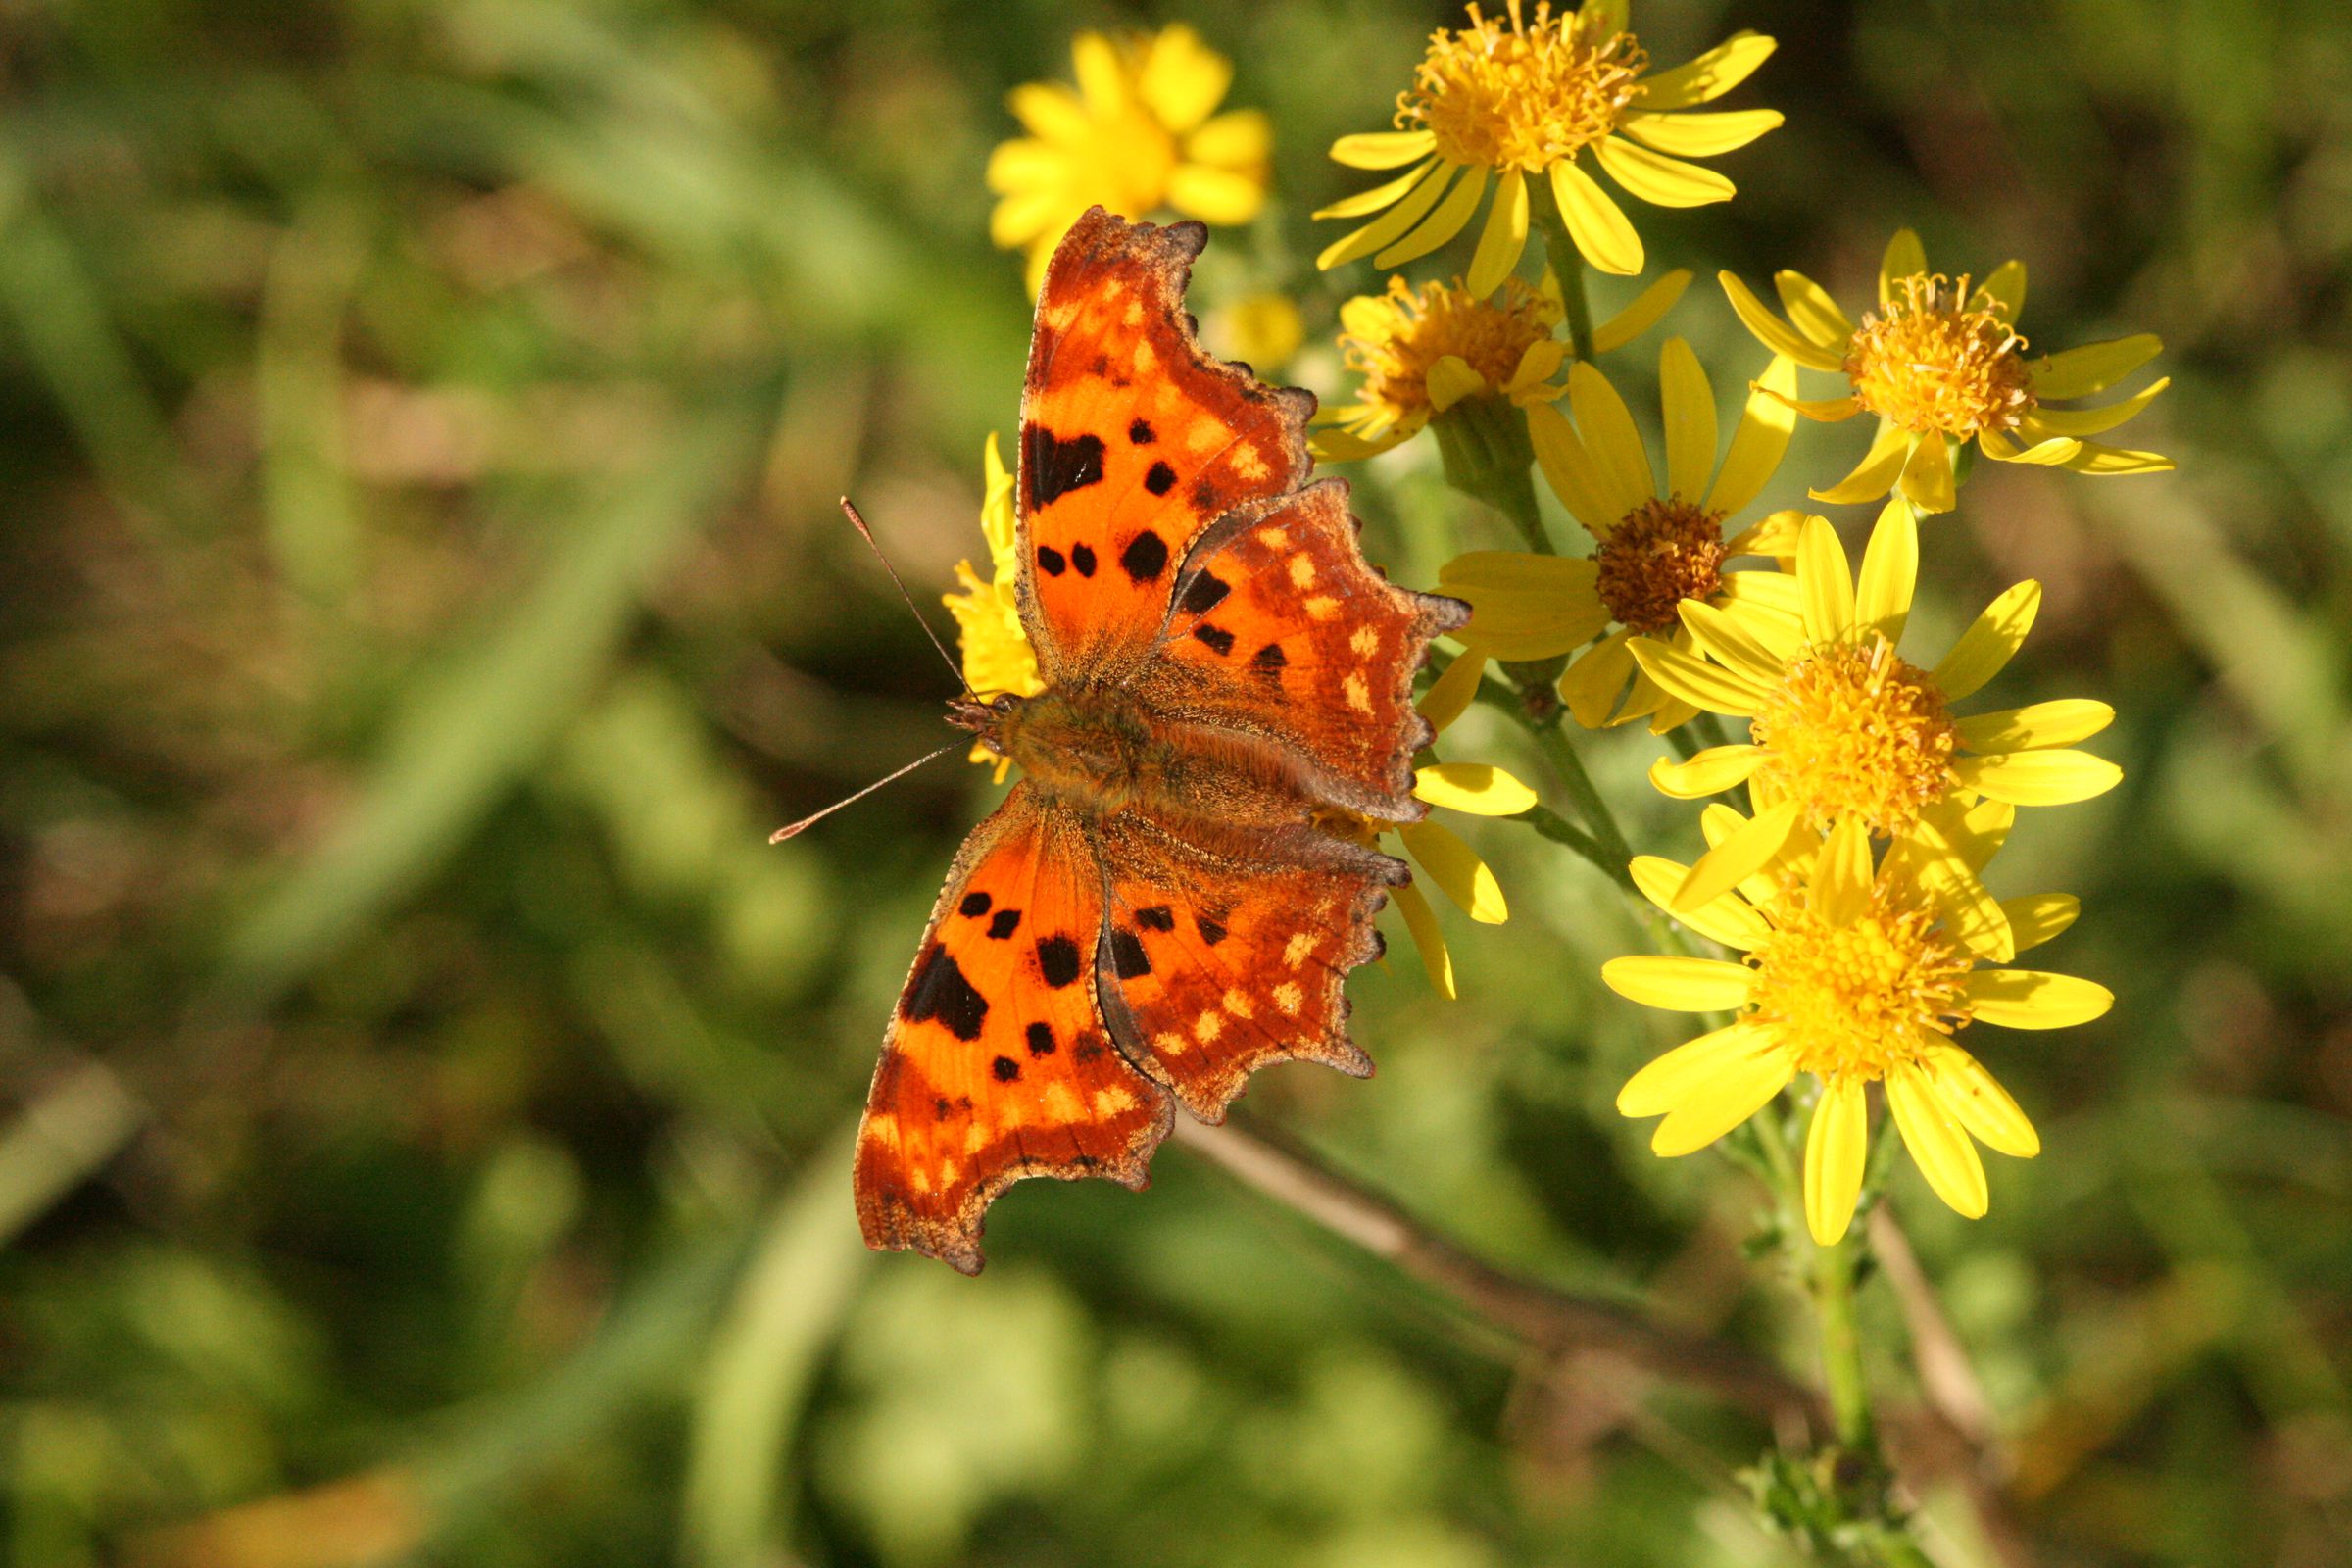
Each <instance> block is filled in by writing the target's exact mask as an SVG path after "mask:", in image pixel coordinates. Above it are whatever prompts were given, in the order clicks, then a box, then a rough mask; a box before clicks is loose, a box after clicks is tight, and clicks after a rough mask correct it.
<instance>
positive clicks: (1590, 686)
mask: <svg viewBox="0 0 2352 1568" xmlns="http://www.w3.org/2000/svg"><path fill="white" fill-rule="evenodd" d="M1632 636H1633V634H1632V633H1631V632H1628V631H1626V630H1624V629H1623V628H1620V629H1618V630H1616V631H1613V632H1611V633H1610V634H1609V635H1608V636H1606V637H1604V638H1602V639H1601V640H1600V641H1599V642H1597V643H1594V644H1593V646H1592V647H1591V648H1588V649H1586V650H1585V651H1584V652H1583V653H1582V654H1579V655H1578V656H1577V658H1576V662H1574V663H1572V664H1570V665H1569V666H1568V667H1567V668H1566V669H1565V670H1562V671H1561V672H1560V688H1559V690H1560V701H1562V702H1564V703H1566V704H1567V705H1568V713H1569V716H1570V717H1572V718H1574V719H1575V720H1576V721H1577V722H1578V723H1579V724H1582V725H1584V726H1585V728H1587V729H1598V728H1600V727H1601V726H1602V725H1603V724H1606V723H1607V722H1608V721H1609V715H1610V713H1611V712H1613V711H1615V709H1616V707H1617V700H1618V698H1619V697H1621V696H1623V695H1624V693H1625V682H1626V677H1628V676H1629V675H1631V674H1632V673H1633V672H1634V655H1633V651H1632V650H1631V649H1630V648H1628V647H1627V646H1626V644H1627V642H1628V641H1629V640H1630V639H1631V638H1632Z"/></svg>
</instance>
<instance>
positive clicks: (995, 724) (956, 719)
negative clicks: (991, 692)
mask: <svg viewBox="0 0 2352 1568" xmlns="http://www.w3.org/2000/svg"><path fill="white" fill-rule="evenodd" d="M1021 702H1022V699H1021V698H1019V697H1017V696H1015V695H1014V694H1013V693H1011V692H1001V693H999V694H998V695H996V696H995V697H991V698H989V699H987V700H986V701H982V700H981V699H980V698H977V697H957V698H954V699H952V700H951V701H950V702H949V704H948V722H949V723H951V724H953V725H955V726H956V728H957V729H968V730H970V731H971V732H972V735H973V736H974V738H975V739H977V740H978V741H979V742H980V744H981V745H982V746H983V747H985V748H987V750H988V752H989V754H990V755H991V756H993V757H1003V756H1005V743H1006V732H1007V731H1008V730H1009V729H1010V727H1011V723H1012V716H1013V714H1015V713H1017V712H1019V711H1020V708H1021Z"/></svg>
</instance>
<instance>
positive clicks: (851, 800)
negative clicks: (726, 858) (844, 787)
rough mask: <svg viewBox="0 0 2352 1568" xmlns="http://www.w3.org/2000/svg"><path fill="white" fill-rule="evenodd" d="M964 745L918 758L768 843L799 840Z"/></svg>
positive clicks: (779, 831) (785, 829) (783, 829)
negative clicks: (831, 818) (882, 789)
mask: <svg viewBox="0 0 2352 1568" xmlns="http://www.w3.org/2000/svg"><path fill="white" fill-rule="evenodd" d="M962 744H963V743H962V742H961V741H950V742H949V743H948V744H947V745H945V746H942V747H941V748H940V749H939V750H938V751H936V752H933V753H932V754H931V755H930V756H928V757H918V758H916V759H915V760H913V761H911V762H908V763H907V765H906V766H905V767H902V768H900V769H899V770H898V771H897V772H895V773H892V774H890V775H888V776H887V777H884V778H878V779H876V780H874V781H873V782H872V783H871V784H868V785H867V786H866V787H865V788H863V789H861V790H859V791H858V793H857V794H855V795H851V796H845V797H844V798H843V799H841V800H838V801H835V802H834V803H833V804H832V805H831V806H828V807H826V808H825V809H823V810H821V811H818V812H815V813H813V814H812V815H809V816H804V817H802V818H801V819H800V820H799V821H798V822H794V823H792V824H791V825H790V826H787V827H780V828H778V829H776V830H775V832H773V833H771V834H769V835H768V839H767V842H768V843H770V844H781V843H783V842H784V841H785V840H786V839H789V838H798V837H799V836H800V835H801V834H802V833H803V832H805V831H807V830H808V829H809V828H810V827H812V826H814V825H815V824H816V823H818V822H821V821H823V820H824V819H825V818H826V817H828V816H831V815H832V814H833V813H834V812H835V811H838V810H840V809H842V808H843V807H845V806H854V805H856V804H857V803H858V802H859V801H862V800H864V799H865V798H866V797H867V796H868V795H871V794H873V793H874V791H876V790H878V789H880V788H881V787H882V786H883V785H885V784H895V783H897V782H898V781H899V780H900V779H903V778H905V777H906V776H907V774H909V773H911V772H913V771H914V770H915V769H916V768H918V767H920V766H922V765H923V764H924V763H925V762H936V761H938V760H940V759H941V758H943V757H945V756H947V755H948V754H949V753H950V752H952V751H954V750H956V747H958V746H960V745H962Z"/></svg>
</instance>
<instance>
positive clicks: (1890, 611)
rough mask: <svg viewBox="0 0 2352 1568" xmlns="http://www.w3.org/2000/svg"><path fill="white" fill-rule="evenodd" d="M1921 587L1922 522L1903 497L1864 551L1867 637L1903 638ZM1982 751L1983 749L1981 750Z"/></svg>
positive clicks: (1861, 605)
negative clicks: (1874, 635)
mask: <svg viewBox="0 0 2352 1568" xmlns="http://www.w3.org/2000/svg"><path fill="white" fill-rule="evenodd" d="M1918 584H1919V522H1918V519H1916V518H1915V517H1913V516H1912V515H1911V509H1910V507H1909V506H1907V505H1905V504H1904V502H1903V500H1902V498H1901V497H1899V496H1898V497H1896V498H1895V499H1894V500H1892V501H1889V502H1887V505H1886V508H1885V509H1884V510H1883V511H1881V512H1880V514H1879V521H1878V526H1876V527H1874V528H1872V529H1871V530H1870V543H1869V544H1868V545H1866V546H1864V547H1863V550H1862V576H1861V580H1860V581H1859V582H1857V583H1856V584H1855V585H1854V620H1855V622H1856V623H1857V624H1858V625H1859V626H1860V627H1861V629H1862V632H1863V635H1864V636H1868V635H1869V634H1870V633H1871V632H1874V631H1875V632H1877V633H1878V634H1879V635H1880V636H1882V637H1884V638H1886V639H1887V641H1888V642H1889V643H1897V642H1901V641H1902V639H1903V622H1904V621H1905V620H1906V619H1907V618H1908V617H1909V616H1910V613H1911V595H1912V592H1913V590H1914V589H1916V588H1917V587H1918ZM1979 750H1982V748H1979Z"/></svg>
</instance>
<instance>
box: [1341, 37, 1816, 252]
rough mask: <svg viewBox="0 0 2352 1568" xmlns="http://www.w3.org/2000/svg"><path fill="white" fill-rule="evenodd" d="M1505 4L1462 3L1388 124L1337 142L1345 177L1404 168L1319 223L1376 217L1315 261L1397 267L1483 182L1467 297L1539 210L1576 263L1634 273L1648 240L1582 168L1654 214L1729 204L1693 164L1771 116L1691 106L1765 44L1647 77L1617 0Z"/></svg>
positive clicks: (1725, 185) (1775, 117)
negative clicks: (1568, 7) (1571, 244)
mask: <svg viewBox="0 0 2352 1568" xmlns="http://www.w3.org/2000/svg"><path fill="white" fill-rule="evenodd" d="M1507 10H1508V15H1507V16H1503V17H1489V16H1486V15H1485V14H1483V13H1482V12H1481V11H1480V9H1479V7H1478V6H1476V5H1472V6H1471V7H1470V8H1469V15H1470V25H1468V26H1466V27H1460V28H1445V27H1441V28H1439V29H1438V30H1437V31H1436V32H1435V33H1433V34H1432V35H1431V37H1430V41H1429V50H1428V53H1427V54H1426V55H1424V56H1423V58H1422V61H1421V64H1420V67H1419V68H1418V69H1417V70H1416V71H1415V73H1414V75H1413V84H1412V85H1411V86H1410V87H1408V88H1406V89H1405V90H1404V91H1403V92H1402V93H1399V94H1398V95H1397V116H1396V124H1397V129H1395V130H1391V131H1373V132H1368V133H1363V134H1359V135H1353V136H1343V137H1341V138H1340V139H1339V140H1338V141H1337V142H1335V143H1333V144H1332V149H1331V156H1332V157H1333V158H1334V159H1336V160H1337V161H1339V162H1340V163H1342V164H1346V165H1348V167H1349V168H1352V169H1369V170H1396V169H1401V170H1404V171H1405V172H1403V173H1402V174H1399V175H1397V176H1396V177H1395V178H1392V179H1391V180H1389V181H1388V182H1387V183H1386V184H1384V185H1381V186H1378V187H1376V188H1375V189H1373V190H1369V191H1366V192H1363V193H1362V194H1361V195H1358V196H1353V197H1350V198H1348V200H1346V201H1343V202H1340V203H1337V204H1335V205H1334V206H1332V207H1329V208H1326V209H1324V210H1323V212H1321V213H1319V214H1317V215H1316V216H1317V217H1329V218H1362V217H1364V216H1366V215H1368V214H1374V213H1377V214H1379V215H1380V216H1378V217H1377V218H1374V219H1373V220H1372V221H1370V222H1368V223H1366V224H1364V225H1363V226H1362V227H1360V228H1357V229H1355V230H1353V231H1352V232H1350V233H1349V234H1348V235H1347V236H1346V237H1345V238H1343V239H1341V240H1339V241H1337V242H1335V243H1334V244H1332V245H1331V246H1330V247H1329V248H1327V249H1326V250H1325V251H1324V252H1323V254H1322V256H1321V257H1320V258H1318V265H1319V266H1322V267H1326V268H1329V267H1338V266H1340V265H1342V264H1343V263H1346V262H1350V261H1354V260H1356V259H1358V258H1360V257H1364V256H1370V257H1372V258H1373V261H1374V264H1375V265H1376V266H1380V267H1395V266H1397V265H1400V264H1401V263H1403V262H1406V261H1410V260H1411V259H1413V258H1414V257H1416V256H1424V255H1427V254H1428V253H1429V252H1431V251H1433V250H1436V249H1437V248H1438V247H1439V246H1441V245H1444V244H1445V243H1446V241H1448V240H1450V239H1452V238H1453V237H1454V236H1455V235H1456V234H1459V233H1460V232H1461V231H1462V230H1463V229H1464V228H1466V227H1467V226H1468V225H1469V223H1470V220H1471V218H1472V217H1473V216H1474V215H1475V214H1476V213H1477V211H1478V207H1479V203H1480V202H1481V201H1482V200H1484V199H1485V195H1486V191H1487V187H1488V185H1489V184H1490V182H1491V183H1492V184H1493V185H1494V187H1495V200H1494V203H1493V205H1492V206H1491V207H1490V208H1489V209H1488V212H1487V219H1486V222H1485V224H1484V226H1483V227H1482V228H1481V229H1480V231H1479V240H1478V249H1477V254H1476V256H1475V257H1474V258H1473V259H1472V261H1471V264H1470V272H1469V279H1468V281H1469V287H1470V290H1471V292H1472V293H1474V294H1485V293H1488V292H1489V291H1491V290H1493V289H1494V288H1495V286H1496V285H1498V284H1499V283H1501V281H1502V280H1503V278H1504V277H1506V276H1508V275H1509V274H1510V272H1511V270H1513V269H1514V268H1515V267H1516V266H1517V265H1518V263H1519V257H1520V253H1521V251H1522V250H1523V249H1524V248H1525V246H1526V244H1527V236H1528V230H1529V227H1530V224H1531V221H1533V219H1534V218H1535V216H1536V215H1537V213H1538V210H1539V209H1540V208H1544V207H1546V206H1547V207H1548V208H1549V210H1550V211H1551V212H1552V213H1555V214H1556V215H1557V216H1558V218H1559V219H1560V221H1562V222H1563V223H1564V224H1565V225H1566V227H1567V230H1568V233H1569V235H1570V236H1571V237H1572V238H1573V239H1574V240H1575V243H1576V247H1577V250H1578V251H1579V252H1580V253H1581V254H1582V255H1583V256H1584V258H1585V260H1586V261H1588V262H1590V263H1591V264H1592V265H1593V266H1594V267H1596V268H1598V269H1600V270H1602V271H1604V272H1618V273H1623V274H1626V275H1628V276H1630V275H1632V274H1635V273H1638V272H1640V271H1641V270H1642V237H1641V235H1639V234H1638V233H1636V232H1635V231H1634V225H1633V224H1632V222H1630V221H1628V220H1627V218H1626V216H1625V210H1624V209H1623V208H1621V207H1620V206H1618V204H1617V201H1616V199H1615V198H1614V197H1612V196H1611V195H1609V193H1608V192H1607V191H1606V190H1604V189H1603V188H1602V187H1601V185H1600V182H1599V181H1598V180H1596V179H1594V178H1593V172H1592V171H1593V170H1594V169H1597V170H1598V171H1600V172H1603V173H1605V174H1607V175H1608V177H1609V179H1610V180H1611V181H1612V182H1614V183H1615V184H1616V186H1617V187H1618V188H1619V189H1620V190H1622V191H1624V192H1625V193H1626V194H1628V195H1630V196H1634V197H1637V198H1639V199H1641V200H1642V201H1645V202H1648V203H1650V204H1651V205H1653V206H1659V207H1697V206H1702V205H1705V204H1706V203H1709V202H1720V201H1728V200H1729V199H1730V198H1731V196H1732V194H1733V187H1732V182H1731V181H1730V180H1728V179H1726V178H1724V177H1723V176H1722V175H1721V174H1719V173H1716V172H1714V171H1713V170H1710V169H1706V168H1704V167H1702V166H1700V165H1697V164H1693V163H1690V162H1688V160H1690V159H1692V158H1710V157H1714V156H1716V155H1718V154H1722V153H1727V152H1731V151H1733V150H1735V149H1737V148H1740V147H1743V146H1745V145H1747V143H1749V142H1751V141H1753V140H1755V139H1756V138H1757V137H1758V136H1761V135H1763V134H1764V133H1765V132H1766V131H1769V130H1771V129H1773V128H1774V127H1775V126H1777V125H1779V124H1780V123H1781V116H1780V114H1779V112H1778V111H1776V110H1770V109H1752V110H1745V111H1742V112H1739V113H1734V114H1690V113H1687V112H1686V111H1688V110H1690V109H1692V108H1694V107H1696V106H1697V105H1700V104H1704V103H1709V102H1712V101H1713V100H1715V99H1716V98H1719V97H1721V96H1723V95H1724V94H1725V93H1727V92H1730V91H1731V90H1732V89H1733V88H1734V87H1737V86H1738V85H1739V84H1740V82H1742V81H1744V80H1745V79H1746V78H1747V76H1748V75H1749V73H1752V72H1753V71H1754V70H1755V69H1756V68H1757V67H1758V66H1760V65H1762V64H1763V63H1764V61H1765V60H1766V59H1767V58H1768V57H1770V55H1771V54H1772V51H1773V41H1772V40H1771V39H1770V38H1766V37H1763V36H1760V35H1759V34H1756V33H1752V32H1742V33H1740V34H1738V35H1736V36H1734V37H1732V38H1730V39H1728V40H1726V41H1725V42H1724V43H1722V44H1720V45H1718V46H1717V47H1715V48H1714V49H1711V50H1709V51H1708V52H1707V53H1705V54H1703V55H1701V56H1699V57H1698V58H1697V59H1696V60H1693V61H1691V62H1690V63H1689V64H1687V65H1684V66H1681V67H1678V68H1676V69H1675V70H1672V71H1666V72H1660V73H1655V74H1651V73H1650V71H1649V55H1648V53H1647V51H1645V50H1644V49H1643V48H1642V43H1641V40H1640V39H1639V38H1637V37H1636V36H1635V35H1634V34H1633V33H1632V32H1631V31H1629V30H1628V29H1627V25H1626V24H1627V7H1626V5H1625V3H1624V0H1588V3H1587V4H1586V5H1585V6H1584V7H1583V8H1582V9H1581V10H1577V11H1571V12H1560V13H1557V14H1554V12H1553V10H1552V7H1551V4H1550V0H1539V3H1538V4H1537V6H1536V9H1535V13H1534V17H1533V19H1532V20H1530V18H1529V17H1528V15H1527V14H1526V12H1525V11H1524V10H1523V8H1522V4H1521V0H1507Z"/></svg>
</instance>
